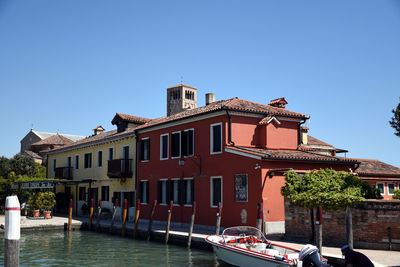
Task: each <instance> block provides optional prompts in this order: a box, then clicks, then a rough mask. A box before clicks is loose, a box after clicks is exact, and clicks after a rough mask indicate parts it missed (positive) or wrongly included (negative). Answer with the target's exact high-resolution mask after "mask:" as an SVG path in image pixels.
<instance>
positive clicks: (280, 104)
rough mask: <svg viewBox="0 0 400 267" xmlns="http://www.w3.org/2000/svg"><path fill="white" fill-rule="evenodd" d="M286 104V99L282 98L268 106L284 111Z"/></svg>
mask: <svg viewBox="0 0 400 267" xmlns="http://www.w3.org/2000/svg"><path fill="white" fill-rule="evenodd" d="M286 104H288V102H287V101H286V99H285V98H284V97H280V98H277V99H273V100H271V101H270V102H269V104H268V105H270V106H273V107H277V108H283V109H284V108H285V105H286Z"/></svg>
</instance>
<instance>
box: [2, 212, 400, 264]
mask: <svg viewBox="0 0 400 267" xmlns="http://www.w3.org/2000/svg"><path fill="white" fill-rule="evenodd" d="M67 222H68V218H67V217H58V216H54V217H53V218H52V219H49V220H45V219H29V218H26V217H21V232H27V231H40V230H44V231H48V230H63V229H64V227H65V226H64V225H65V223H67ZM88 222H89V220H88V218H74V219H73V220H72V229H73V230H80V229H82V230H85V229H87V226H88ZM0 224H4V216H0ZM110 226H111V221H110V220H101V221H100V222H99V223H98V222H97V220H96V219H95V220H94V221H93V224H92V230H93V231H98V232H101V233H107V234H109V233H110V232H111V233H112V234H113V235H121V229H122V225H121V222H120V221H119V222H118V221H117V222H115V223H114V226H113V228H112V229H111V231H110ZM126 228H127V231H126V237H129V238H132V237H133V232H134V225H133V223H127V225H126ZM188 229H189V226H188V225H183V224H174V223H172V224H171V230H170V236H169V242H168V243H169V244H176V245H180V246H187V240H188ZM214 231H215V230H213V229H212V228H209V227H201V226H196V225H195V227H194V231H193V234H192V243H191V247H192V248H198V249H202V250H208V251H211V250H212V248H211V246H210V245H209V244H208V243H206V242H205V241H204V238H205V237H206V236H207V235H209V234H213V232H214ZM147 234H148V222H147V221H141V222H140V223H139V225H138V232H137V238H139V239H146V238H147ZM267 238H268V239H270V240H271V241H273V242H276V243H279V244H282V245H285V246H288V247H294V248H297V249H301V248H302V247H303V246H304V245H305V244H304V243H301V242H294V241H288V240H284V239H283V236H282V235H273V236H268V237H267ZM151 240H152V241H157V242H161V243H163V242H165V224H163V223H159V222H153V227H152V232H151ZM322 250H323V255H324V256H326V257H328V258H330V259H333V260H335V261H336V262H343V260H342V256H341V252H340V248H337V247H328V246H324V247H323V248H322ZM356 250H357V251H360V252H362V253H364V254H365V255H367V256H368V257H369V258H370V259H371V260H372V261H373V262H374V263H375V266H400V252H399V251H385V250H370V249H356Z"/></svg>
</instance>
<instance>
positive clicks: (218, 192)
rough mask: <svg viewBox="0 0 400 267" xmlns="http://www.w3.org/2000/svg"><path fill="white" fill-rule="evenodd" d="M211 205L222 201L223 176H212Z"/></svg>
mask: <svg viewBox="0 0 400 267" xmlns="http://www.w3.org/2000/svg"><path fill="white" fill-rule="evenodd" d="M210 181H211V207H218V203H220V202H221V203H222V177H211V180H210Z"/></svg>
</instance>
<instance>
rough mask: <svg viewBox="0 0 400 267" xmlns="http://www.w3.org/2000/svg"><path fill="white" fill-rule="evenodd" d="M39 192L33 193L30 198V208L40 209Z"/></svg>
mask: <svg viewBox="0 0 400 267" xmlns="http://www.w3.org/2000/svg"><path fill="white" fill-rule="evenodd" d="M38 198H39V193H35V192H34V193H32V194H31V195H30V197H29V199H28V205H29V209H30V210H38V209H39V202H38Z"/></svg>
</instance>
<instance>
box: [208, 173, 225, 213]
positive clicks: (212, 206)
mask: <svg viewBox="0 0 400 267" xmlns="http://www.w3.org/2000/svg"><path fill="white" fill-rule="evenodd" d="M214 179H221V205H222V200H223V199H224V195H223V192H224V190H223V188H224V187H223V179H222V176H210V207H211V208H218V205H213V191H214V185H213V180H214Z"/></svg>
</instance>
